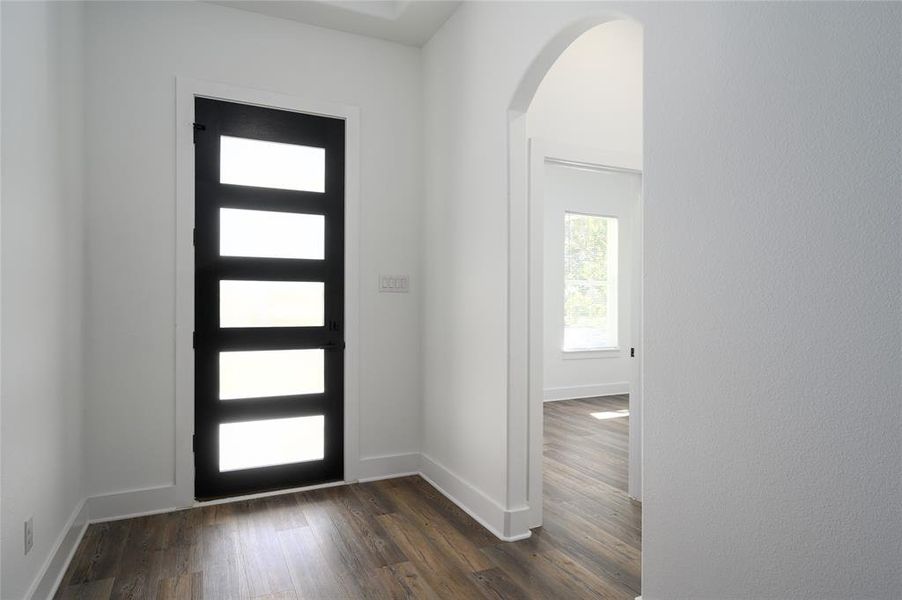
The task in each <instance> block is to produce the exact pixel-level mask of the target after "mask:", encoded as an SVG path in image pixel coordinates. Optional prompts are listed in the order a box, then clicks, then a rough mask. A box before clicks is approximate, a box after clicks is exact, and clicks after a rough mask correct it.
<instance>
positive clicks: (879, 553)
mask: <svg viewBox="0 0 902 600" xmlns="http://www.w3.org/2000/svg"><path fill="white" fill-rule="evenodd" d="M615 10H616V11H618V13H619V14H627V15H632V16H634V17H635V18H637V19H638V20H639V21H640V22H641V23H642V24H643V26H644V39H645V52H644V55H645V56H644V69H645V108H644V118H645V123H644V129H645V140H644V144H643V146H644V165H645V181H644V185H645V189H644V193H645V202H646V214H645V219H646V221H645V242H646V245H645V248H646V256H645V259H646V273H645V303H646V304H645V315H644V316H645V327H646V338H645V344H644V347H645V349H646V352H645V358H646V363H645V407H644V425H645V431H644V434H645V440H646V443H645V447H644V457H645V463H644V535H643V572H644V577H643V579H644V580H643V597H645V598H646V599H651V600H659V599H665V598H710V599H714V598H718V599H722V598H787V597H797V598H821V599H823V598H851V597H855V598H887V599H888V598H897V597H899V595H900V594H902V581H900V577H902V575H900V570H899V564H900V560H902V556H900V541H902V509H900V503H899V497H900V492H902V490H900V476H899V474H900V471H902V464H900V447H902V446H900V442H902V440H900V435H902V432H900V429H902V423H900V419H902V411H900V409H899V407H900V402H902V380H900V364H902V340H900V317H902V306H900V283H902V279H900V264H902V262H900V259H902V256H900V240H902V236H900V185H902V179H900V161H899V151H900V139H902V130H900V127H902V114H900V111H902V89H900V77H899V73H900V67H902V55H900V54H902V36H900V35H899V34H900V27H902V6H900V5H898V4H763V3H749V4H735V3H731V4H726V3H723V4H713V3H698V4H682V3H679V4H675V3H661V4H658V3H655V4H643V3H637V4H625V5H615V4H594V3H587V2H582V3H467V4H464V5H463V6H462V7H461V9H459V10H458V12H457V13H456V14H455V15H454V16H452V18H451V19H450V20H449V21H448V22H447V23H446V24H445V26H444V27H443V29H442V30H441V31H439V33H438V34H437V35H436V36H435V37H434V38H433V39H432V40H431V41H430V43H429V44H427V46H426V48H425V50H424V73H425V80H426V89H425V102H426V119H425V127H426V139H427V141H428V143H427V145H426V149H427V155H426V161H427V194H426V201H425V219H424V223H425V232H424V233H425V236H424V240H425V247H424V256H425V260H426V262H425V265H424V275H425V277H426V289H425V295H424V308H423V322H424V332H425V338H424V356H423V364H424V374H425V375H424V376H425V379H424V399H423V411H424V429H423V443H424V449H425V450H426V451H427V452H428V453H431V454H432V455H433V456H434V458H435V459H436V460H438V461H441V462H442V463H444V464H446V466H447V467H448V468H450V469H451V470H453V471H454V472H456V473H457V474H458V476H459V477H461V478H462V479H465V480H466V481H467V482H469V483H470V484H471V485H472V486H474V487H476V488H478V489H480V490H481V491H482V492H483V493H484V494H486V495H488V496H490V497H491V498H493V499H494V500H495V501H496V502H497V503H499V504H502V505H506V503H507V497H506V494H507V490H506V489H505V486H506V482H507V479H508V477H515V478H517V479H519V480H522V479H524V478H523V477H522V474H514V473H508V472H507V465H508V464H509V461H510V460H512V457H508V456H507V455H506V443H507V440H506V438H505V433H504V432H507V431H509V423H508V422H507V386H508V383H507V380H506V377H507V366H506V357H507V347H506V344H507V330H506V323H507V307H508V295H507V287H506V282H507V268H508V257H507V235H506V232H507V214H508V213H507V198H508V196H507V172H508V171H507V157H508V156H507V141H508V132H507V119H506V110H507V109H508V108H509V106H510V103H511V99H512V98H513V97H514V94H515V92H516V91H517V88H518V85H519V82H520V79H521V77H522V76H523V75H524V74H525V73H527V71H528V68H529V65H530V63H531V61H532V60H533V59H534V58H535V57H536V56H538V55H539V54H540V52H541V50H542V48H543V47H544V46H545V44H546V43H548V42H549V41H551V40H552V38H553V37H554V36H555V35H556V34H557V33H558V32H560V31H562V30H563V29H564V28H565V27H567V26H569V25H571V24H572V23H574V22H575V21H577V20H580V19H584V18H587V17H592V16H598V15H601V14H608V15H611V14H612V12H611V11H615ZM502 40H503V43H501V41H502ZM514 400H515V401H516V400H517V399H514ZM521 401H524V402H525V399H521ZM514 462H516V463H518V464H519V463H520V462H521V461H514Z"/></svg>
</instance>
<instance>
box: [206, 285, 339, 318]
mask: <svg viewBox="0 0 902 600" xmlns="http://www.w3.org/2000/svg"><path fill="white" fill-rule="evenodd" d="M323 297H324V285H323V282H322V281H244V280H222V281H220V282H219V326H220V327H322V326H323Z"/></svg>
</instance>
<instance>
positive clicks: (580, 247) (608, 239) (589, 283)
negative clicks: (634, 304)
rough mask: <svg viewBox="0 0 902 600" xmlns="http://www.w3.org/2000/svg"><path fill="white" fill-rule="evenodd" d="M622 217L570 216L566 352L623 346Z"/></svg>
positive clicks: (566, 222)
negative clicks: (619, 282) (619, 321)
mask: <svg viewBox="0 0 902 600" xmlns="http://www.w3.org/2000/svg"><path fill="white" fill-rule="evenodd" d="M617 254H618V252H617V219H616V218H614V217H601V216H596V215H586V214H579V213H572V212H567V213H564V345H563V350H564V352H580V351H593V350H605V349H613V348H616V347H617Z"/></svg>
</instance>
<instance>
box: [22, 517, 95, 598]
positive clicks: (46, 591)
mask: <svg viewBox="0 0 902 600" xmlns="http://www.w3.org/2000/svg"><path fill="white" fill-rule="evenodd" d="M87 528H88V511H87V503H86V502H85V501H84V500H82V501H81V502H79V503H78V505H77V506H76V507H75V510H73V511H72V514H71V515H70V516H69V520H68V521H67V522H66V525H65V527H63V530H62V531H61V532H60V534H59V537H58V538H57V540H56V543H55V544H54V545H53V550H52V551H51V552H50V555H49V556H48V557H47V560H46V561H45V562H44V566H43V567H41V570H40V571H39V572H38V576H37V577H36V578H35V580H34V581H33V582H32V584H31V587H30V588H29V589H28V592H27V593H26V594H25V598H28V599H29V600H31V599H33V600H43V599H44V598H52V597H53V595H54V594H56V589H57V588H58V587H59V585H60V582H61V581H62V580H63V575H65V574H66V569H68V568H69V563H70V562H72V557H73V556H74V555H75V550H76V549H77V548H78V544H79V543H80V542H81V538H82V537H83V536H84V534H85V530H86V529H87Z"/></svg>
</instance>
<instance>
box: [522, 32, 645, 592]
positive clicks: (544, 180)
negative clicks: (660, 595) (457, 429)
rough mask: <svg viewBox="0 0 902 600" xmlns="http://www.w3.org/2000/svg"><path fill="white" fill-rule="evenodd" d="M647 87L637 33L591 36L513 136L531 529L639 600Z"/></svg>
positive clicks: (553, 70)
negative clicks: (592, 562) (580, 553)
mask: <svg viewBox="0 0 902 600" xmlns="http://www.w3.org/2000/svg"><path fill="white" fill-rule="evenodd" d="M546 58H547V57H546ZM642 83H643V82H642V27H641V26H640V25H639V24H638V23H635V22H633V21H626V20H611V21H608V22H605V23H602V24H600V25H596V26H595V27H589V28H587V29H586V30H584V31H583V32H582V34H581V35H578V36H577V37H576V38H575V40H573V39H571V43H570V44H569V46H567V47H566V48H565V49H563V50H562V51H561V52H560V53H559V54H558V56H557V57H555V60H554V62H553V64H551V65H550V66H549V67H548V68H547V69H546V71H545V73H544V74H543V77H542V78H541V81H540V82H539V83H538V84H537V86H536V89H535V91H534V93H533V95H532V97H531V98H530V99H529V100H528V105H527V110H526V111H525V113H524V114H522V115H521V116H516V117H514V119H513V120H512V128H511V135H512V142H515V140H514V138H515V137H519V136H522V137H523V138H525V141H526V144H525V148H524V150H525V154H526V161H525V162H526V163H527V165H528V169H527V170H526V177H525V179H526V181H527V186H526V189H525V190H524V191H525V195H526V197H527V198H528V201H527V202H528V203H527V206H528V210H527V215H526V219H525V220H526V230H527V231H528V236H527V240H526V247H527V249H528V250H527V260H526V265H525V272H526V276H527V282H528V283H527V286H526V287H527V296H528V302H527V308H526V311H525V313H526V314H525V317H526V320H527V323H528V332H529V333H528V337H527V340H526V346H527V347H528V353H527V354H528V356H527V364H528V367H527V372H528V374H529V376H528V397H529V402H528V405H529V411H530V412H529V465H528V490H529V491H528V504H529V510H530V526H531V527H533V528H535V527H538V526H540V525H541V526H542V527H543V529H542V531H548V532H552V535H554V533H553V532H555V531H556V532H558V533H559V534H561V535H562V534H563V532H564V531H581V532H583V534H584V535H585V536H587V537H588V538H591V539H594V540H599V544H600V546H599V548H600V549H601V550H602V551H603V552H602V553H606V552H607V551H608V550H610V551H613V550H614V549H616V554H617V556H616V558H615V559H614V560H613V561H612V563H611V564H609V565H608V564H605V565H600V568H602V569H605V570H608V573H607V575H608V576H609V577H610V578H611V579H614V580H616V581H617V582H618V585H621V586H623V590H622V591H624V592H634V593H635V595H637V596H638V595H639V594H640V591H641V589H640V587H641V535H642V534H641V503H640V500H641V402H642V377H641V374H642V370H641V360H642V324H641V317H642V244H643V240H642V213H643V200H642ZM521 139H522V138H521ZM515 148H516V143H512V164H511V173H512V192H516V191H517V190H516V189H515V188H514V187H513V186H514V184H515V179H516V175H517V171H516V164H515V162H518V161H516V156H515V155H514V150H513V149H515ZM512 260H513V259H512ZM605 548H606V549H607V550H604V549H605Z"/></svg>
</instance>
